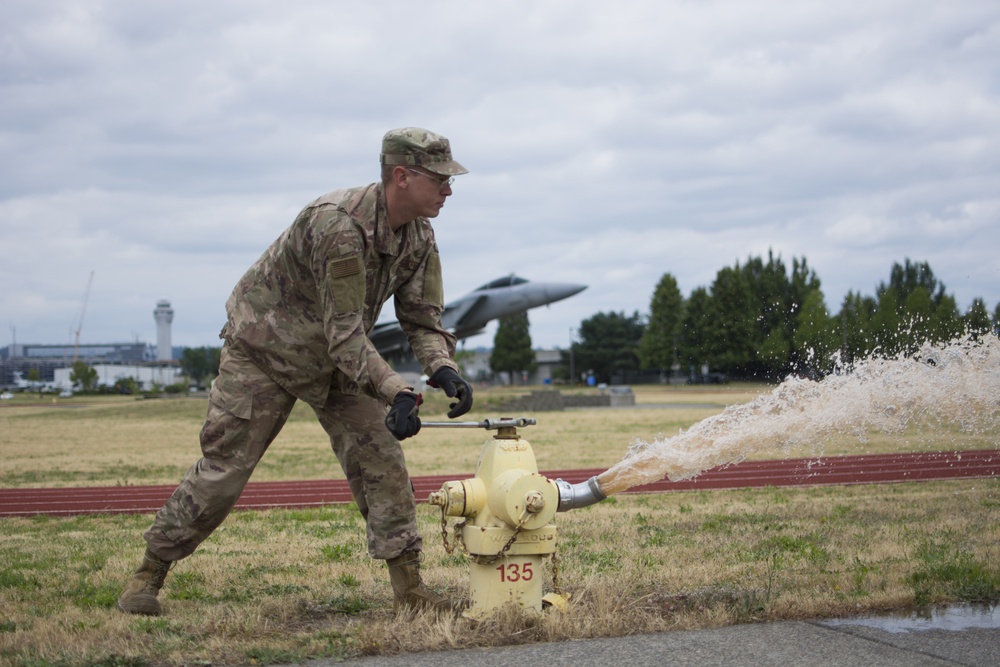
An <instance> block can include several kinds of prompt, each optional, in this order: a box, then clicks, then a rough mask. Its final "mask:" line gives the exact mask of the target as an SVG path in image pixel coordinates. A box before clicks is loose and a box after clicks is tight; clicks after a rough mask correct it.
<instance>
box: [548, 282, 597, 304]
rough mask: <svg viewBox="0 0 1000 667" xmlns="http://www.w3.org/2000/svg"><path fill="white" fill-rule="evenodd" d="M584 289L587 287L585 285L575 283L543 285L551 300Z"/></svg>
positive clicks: (577, 292) (562, 297) (565, 297)
mask: <svg viewBox="0 0 1000 667" xmlns="http://www.w3.org/2000/svg"><path fill="white" fill-rule="evenodd" d="M585 289H587V286H586V285H577V284H576V283H548V284H547V285H546V286H545V293H546V294H547V295H548V297H549V298H550V299H551V300H552V301H559V300H561V299H568V298H569V297H571V296H573V295H574V294H579V293H580V292H582V291H583V290H585Z"/></svg>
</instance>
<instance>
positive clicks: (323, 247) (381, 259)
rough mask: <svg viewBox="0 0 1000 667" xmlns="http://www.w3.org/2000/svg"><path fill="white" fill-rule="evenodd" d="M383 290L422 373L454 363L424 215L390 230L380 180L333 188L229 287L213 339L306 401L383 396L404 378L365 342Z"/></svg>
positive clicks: (318, 403) (396, 389)
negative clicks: (332, 395) (223, 319)
mask: <svg viewBox="0 0 1000 667" xmlns="http://www.w3.org/2000/svg"><path fill="white" fill-rule="evenodd" d="M390 296H395V306H396V317H397V319H398V320H399V323H400V325H401V326H402V328H403V330H404V331H405V332H406V334H407V338H408V339H409V342H410V347H411V348H412V349H413V352H414V354H415V355H416V357H417V360H418V361H419V362H420V365H421V367H422V368H423V369H424V372H425V373H427V374H428V375H430V374H432V373H433V372H434V371H436V370H437V369H438V368H440V367H442V366H450V367H452V368H456V369H457V366H456V364H455V362H454V361H453V359H454V356H455V337H454V336H453V335H452V334H450V333H448V332H447V331H445V330H444V329H442V328H441V324H440V320H441V313H442V312H443V310H444V305H443V301H444V298H443V297H444V294H443V288H442V282H441V260H440V258H439V256H438V249H437V244H436V243H435V241H434V230H433V228H432V227H431V223H430V221H429V220H427V219H426V218H417V219H416V220H414V221H413V222H410V223H408V224H406V225H404V226H403V227H401V228H400V229H399V230H398V231H397V232H393V231H392V229H391V228H390V227H389V224H388V216H387V211H386V204H385V194H384V191H383V188H382V185H381V184H380V183H373V184H372V185H368V186H365V187H360V188H351V189H347V190H337V191H335V192H331V193H328V194H326V195H324V196H322V197H320V198H319V199H317V200H316V201H314V202H312V203H311V204H309V205H308V206H306V207H305V208H304V209H303V210H302V212H301V213H299V215H298V217H297V218H296V219H295V222H293V223H292V225H291V226H290V227H289V228H288V229H286V230H285V231H284V233H282V235H281V236H279V237H278V239H277V240H276V241H275V242H274V243H273V244H271V247H270V248H268V249H267V250H266V251H265V252H264V254H263V255H262V256H261V258H260V259H259V260H257V262H256V263H255V264H254V265H253V266H251V267H250V269H249V270H248V271H247V272H246V274H244V276H243V277H242V278H241V279H240V281H239V282H238V283H237V284H236V287H235V289H233V293H232V294H231V295H230V297H229V300H228V301H227V302H226V312H227V315H228V322H227V324H226V327H225V328H224V329H223V330H222V334H220V337H222V338H225V339H226V340H227V341H229V342H231V343H234V344H237V345H239V346H240V347H241V348H242V349H244V350H245V351H246V352H247V353H248V354H249V356H250V357H251V359H253V360H254V362H255V363H256V364H257V365H258V366H259V367H260V368H261V369H262V370H263V371H264V372H266V373H267V374H268V375H270V376H271V377H272V378H273V379H274V380H275V382H277V383H278V384H280V385H281V386H282V387H284V388H285V389H286V390H287V391H288V392H289V393H291V394H292V395H293V396H295V397H297V398H300V399H301V400H303V401H305V402H307V403H309V404H310V405H313V406H317V407H322V406H323V405H324V404H325V403H326V400H327V395H328V393H329V392H330V391H334V392H341V393H347V394H358V393H362V392H363V393H366V394H368V395H370V396H374V397H381V398H382V399H383V400H384V401H385V402H386V403H392V401H393V399H394V398H395V396H396V394H397V393H398V392H399V391H400V390H403V389H406V388H408V385H409V383H407V382H406V381H405V380H404V379H403V378H402V377H400V376H399V374H397V373H396V372H395V371H393V370H392V369H391V368H390V367H389V365H388V363H386V361H385V360H384V359H383V358H382V357H381V356H380V355H379V353H378V352H377V351H376V349H375V347H374V345H372V343H371V341H370V340H369V339H368V333H369V332H370V331H371V329H372V327H373V326H374V325H375V322H376V321H377V320H378V317H379V313H380V311H381V310H382V305H383V304H384V303H385V302H386V301H388V299H389V297H390Z"/></svg>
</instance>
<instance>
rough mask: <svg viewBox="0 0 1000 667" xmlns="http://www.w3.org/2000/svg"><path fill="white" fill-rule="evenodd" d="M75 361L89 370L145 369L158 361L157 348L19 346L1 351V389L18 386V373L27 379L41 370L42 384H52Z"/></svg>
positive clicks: (127, 345) (138, 345)
mask: <svg viewBox="0 0 1000 667" xmlns="http://www.w3.org/2000/svg"><path fill="white" fill-rule="evenodd" d="M74 357H75V358H76V359H77V360H79V361H82V362H84V363H86V364H87V365H88V366H95V365H97V364H114V365H145V364H149V363H150V362H152V361H155V360H156V354H155V351H154V350H153V348H152V347H151V346H149V345H147V344H146V343H139V342H136V343H101V344H95V345H80V346H76V345H70V344H67V345H41V344H24V343H18V344H17V345H9V346H7V347H5V348H2V349H0V387H15V386H17V377H18V376H16V375H15V373H18V374H20V377H21V378H22V379H23V378H27V377H28V371H30V370H32V369H36V370H38V375H39V380H40V381H41V382H45V383H52V382H54V381H55V369H57V368H70V367H72V366H73V359H74Z"/></svg>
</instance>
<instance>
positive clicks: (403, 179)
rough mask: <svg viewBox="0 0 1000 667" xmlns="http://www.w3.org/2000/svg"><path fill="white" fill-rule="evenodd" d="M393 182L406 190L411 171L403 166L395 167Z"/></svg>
mask: <svg viewBox="0 0 1000 667" xmlns="http://www.w3.org/2000/svg"><path fill="white" fill-rule="evenodd" d="M392 182H393V183H394V184H395V185H396V187H397V188H402V189H403V190H405V189H406V187H407V185H408V184H409V182H410V172H409V171H407V169H406V167H403V166H396V167H394V168H393V170H392Z"/></svg>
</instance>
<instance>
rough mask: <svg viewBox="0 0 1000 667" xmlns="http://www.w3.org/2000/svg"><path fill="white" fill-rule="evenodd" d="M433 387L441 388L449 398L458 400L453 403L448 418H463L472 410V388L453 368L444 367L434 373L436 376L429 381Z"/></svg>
mask: <svg viewBox="0 0 1000 667" xmlns="http://www.w3.org/2000/svg"><path fill="white" fill-rule="evenodd" d="M427 384H428V385H429V386H431V387H440V388H441V389H443V390H444V393H445V394H446V395H447V396H448V398H456V397H457V398H458V401H457V402H455V403H452V404H451V405H450V406H448V407H450V408H451V410H449V411H448V418H449V419H454V418H455V417H461V416H462V415H464V414H465V413H466V412H468V411H469V410H471V409H472V386H471V385H470V384H469V383H468V382H466V381H465V380H463V379H462V376H461V375H459V374H458V373H456V372H455V370H454V369H453V368H450V367H448V366H442V367H441V368H439V369H437V370H436V371H434V375H432V376H431V377H430V379H429V380H427Z"/></svg>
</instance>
